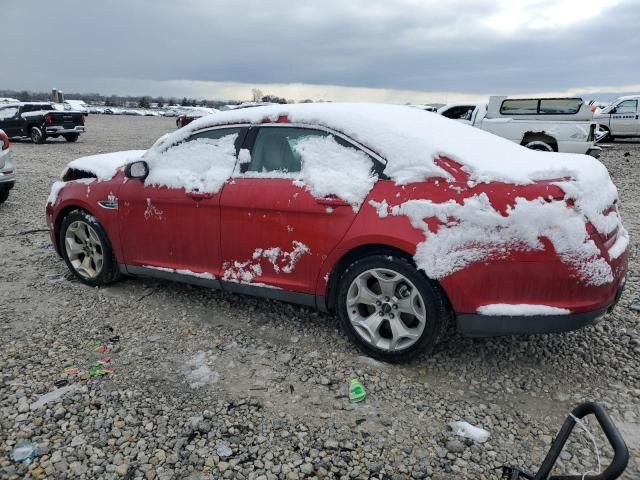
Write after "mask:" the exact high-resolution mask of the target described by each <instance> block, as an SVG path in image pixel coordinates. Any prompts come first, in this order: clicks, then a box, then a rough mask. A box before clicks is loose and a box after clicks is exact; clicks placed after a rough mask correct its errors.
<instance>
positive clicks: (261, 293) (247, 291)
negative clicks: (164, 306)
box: [119, 264, 316, 308]
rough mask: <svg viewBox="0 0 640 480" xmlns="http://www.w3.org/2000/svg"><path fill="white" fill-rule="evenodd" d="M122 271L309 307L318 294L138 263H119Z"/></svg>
mask: <svg viewBox="0 0 640 480" xmlns="http://www.w3.org/2000/svg"><path fill="white" fill-rule="evenodd" d="M119 268H120V272H121V273H123V274H125V275H132V276H134V277H151V278H159V279H162V280H169V281H173V282H181V283H188V284H191V285H198V286H201V287H209V288H214V289H216V290H223V291H225V292H230V293H239V294H242V295H251V296H254V297H262V298H271V299H273V300H281V301H283V302H289V303H296V304H298V305H305V306H307V307H313V308H315V307H316V296H315V295H313V294H311V293H299V292H289V291H287V290H280V289H277V288H269V287H263V286H260V285H251V284H250V283H237V282H227V281H224V280H218V279H209V278H200V277H194V276H192V275H183V274H181V273H176V272H167V271H164V270H159V269H156V268H148V267H139V266H136V265H122V264H120V265H119Z"/></svg>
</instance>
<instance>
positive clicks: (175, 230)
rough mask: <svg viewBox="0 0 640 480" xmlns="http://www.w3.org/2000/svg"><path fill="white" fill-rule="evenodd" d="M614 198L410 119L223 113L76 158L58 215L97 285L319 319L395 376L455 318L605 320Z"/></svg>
mask: <svg viewBox="0 0 640 480" xmlns="http://www.w3.org/2000/svg"><path fill="white" fill-rule="evenodd" d="M559 172H561V173H559ZM559 177H562V179H561V180H559ZM617 201H618V197H617V190H616V188H615V186H614V185H613V183H612V182H611V179H610V177H609V174H608V172H607V169H606V168H605V167H604V165H602V164H601V163H600V162H598V161H596V160H595V159H593V158H591V157H588V156H584V155H559V154H554V153H541V152H536V151H532V150H528V149H526V148H523V147H521V146H519V145H517V144H515V143H513V142H509V141H507V140H505V139H502V138H499V137H498V136H495V135H491V134H488V133H487V132H484V131H481V130H479V129H476V128H471V127H469V126H466V125H462V124H460V123H457V122H451V121H449V120H447V119H445V118H444V117H441V116H439V115H434V114H431V113H425V112H421V111H419V110H417V109H415V108H410V107H406V106H394V105H376V104H336V103H323V104H320V103H316V104H298V105H278V106H273V107H255V108H246V109H240V110H231V111H227V112H220V113H216V114H215V115H210V116H208V117H205V118H201V119H198V120H196V121H194V122H192V123H191V124H190V125H188V126H186V127H184V128H182V129H180V130H177V131H176V132H174V133H172V134H169V135H165V136H163V137H161V138H160V139H159V140H158V141H157V142H156V144H155V145H154V146H153V147H152V148H151V149H149V150H148V151H146V152H145V151H128V152H117V153H112V154H103V155H97V156H91V157H84V158H80V159H77V160H74V161H72V162H70V163H69V165H68V166H67V168H66V169H65V170H64V172H63V174H62V179H61V181H59V182H56V183H54V185H53V186H52V189H51V194H50V196H49V198H48V200H47V206H46V219H47V224H48V226H49V229H50V234H51V240H52V242H53V244H54V246H55V249H56V251H57V252H58V253H59V254H60V256H61V257H62V258H63V259H64V261H65V262H66V264H67V266H68V268H69V269H70V271H71V272H72V273H73V274H74V275H75V276H76V277H77V278H78V279H79V280H80V281H81V282H83V283H85V284H87V285H90V286H102V285H106V284H109V283H111V282H114V281H115V280H117V279H118V277H119V276H120V275H122V274H126V275H133V276H141V277H145V276H147V277H158V278H164V279H170V280H177V281H184V282H188V283H193V284H197V285H202V286H210V287H214V288H221V289H224V290H225V291H229V292H236V293H245V294H252V295H258V296H263V297H268V298H274V299H280V300H285V301H289V302H295V303H300V304H304V305H308V306H313V307H317V308H318V309H320V310H324V311H330V312H335V313H336V314H337V315H338V316H339V318H340V322H341V324H342V326H343V328H344V330H345V332H346V333H347V335H348V336H349V337H350V338H351V339H352V340H353V341H354V342H355V343H356V344H357V345H358V346H359V347H360V348H361V349H362V350H363V351H364V352H366V353H367V354H369V355H372V356H374V357H376V358H379V359H382V360H386V361H402V360H408V359H410V358H413V357H415V356H416V355H418V354H420V353H422V352H428V351H430V350H431V349H432V348H433V347H434V345H435V344H436V342H437V341H438V339H439V338H440V337H441V336H442V334H443V332H444V331H445V329H446V327H447V324H448V323H449V322H452V321H454V319H455V321H456V322H457V324H458V327H459V329H460V330H461V331H462V332H463V333H464V334H466V335H472V336H478V335H481V336H485V335H496V334H511V333H522V334H530V333H543V332H558V331H566V330H572V329H576V328H579V327H581V326H584V325H587V324H589V323H591V322H592V321H594V320H595V319H596V318H599V317H601V316H602V315H604V314H605V313H606V312H607V311H608V310H610V309H611V308H613V305H615V303H616V302H617V300H618V299H619V297H620V294H621V292H622V288H623V286H624V282H625V275H626V270H627V248H628V244H629V236H628V234H627V232H626V230H625V228H624V226H623V225H622V223H621V219H620V216H619V214H618V206H617Z"/></svg>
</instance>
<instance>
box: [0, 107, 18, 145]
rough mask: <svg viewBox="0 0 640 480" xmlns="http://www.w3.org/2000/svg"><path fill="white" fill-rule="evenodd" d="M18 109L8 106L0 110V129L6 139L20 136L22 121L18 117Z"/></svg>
mask: <svg viewBox="0 0 640 480" xmlns="http://www.w3.org/2000/svg"><path fill="white" fill-rule="evenodd" d="M18 111H19V109H18V107H17V106H10V107H3V108H0V129H2V130H4V133H6V134H7V136H8V137H10V138H11V137H18V136H21V135H22V133H21V128H20V127H21V125H22V120H21V119H20V117H19V115H18Z"/></svg>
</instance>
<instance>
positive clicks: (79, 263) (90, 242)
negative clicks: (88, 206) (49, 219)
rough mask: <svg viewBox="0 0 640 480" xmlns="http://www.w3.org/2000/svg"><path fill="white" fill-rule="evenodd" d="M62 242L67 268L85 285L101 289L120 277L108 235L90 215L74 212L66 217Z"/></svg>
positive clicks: (63, 224) (61, 250)
mask: <svg viewBox="0 0 640 480" xmlns="http://www.w3.org/2000/svg"><path fill="white" fill-rule="evenodd" d="M58 242H59V245H60V252H61V253H62V257H63V258H64V261H65V263H66V264H67V267H68V268H69V270H70V271H71V273H73V274H74V276H75V277H76V278H77V279H78V280H80V281H81V282H82V283H84V284H86V285H90V286H92V287H101V286H104V285H108V284H110V283H113V282H115V281H116V280H118V278H119V277H120V270H119V269H118V263H117V262H116V258H115V256H114V254H113V249H112V248H111V243H110V242H109V239H108V237H107V234H106V233H105V231H104V229H103V228H102V226H101V225H100V223H98V221H97V220H96V219H95V217H94V216H92V215H89V214H88V213H87V212H85V211H83V210H80V209H77V210H72V211H71V212H70V213H69V214H68V215H67V216H66V217H64V219H63V220H62V223H61V225H60V232H59V236H58ZM74 247H75V248H76V251H74ZM78 249H79V250H80V251H79V250H78Z"/></svg>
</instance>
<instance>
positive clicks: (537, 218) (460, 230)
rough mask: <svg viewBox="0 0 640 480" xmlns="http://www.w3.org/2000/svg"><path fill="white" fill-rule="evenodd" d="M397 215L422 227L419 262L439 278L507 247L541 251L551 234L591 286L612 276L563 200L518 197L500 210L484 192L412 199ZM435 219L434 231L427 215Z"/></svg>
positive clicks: (396, 210)
mask: <svg viewBox="0 0 640 480" xmlns="http://www.w3.org/2000/svg"><path fill="white" fill-rule="evenodd" d="M392 214H393V215H405V216H407V217H408V219H409V221H410V222H411V224H412V225H413V227H414V228H419V229H421V230H422V231H423V232H424V235H425V241H424V242H421V243H420V244H418V246H417V249H416V254H415V257H414V259H415V261H416V264H417V265H418V267H419V268H421V269H422V270H424V272H425V273H426V274H427V275H428V276H429V277H431V278H434V279H440V278H443V277H446V276H447V275H450V274H452V273H454V272H457V271H459V270H461V269H463V268H465V267H467V266H468V265H470V264H472V263H474V262H479V261H490V260H491V259H495V258H500V257H505V256H506V255H507V254H508V252H509V251H512V250H525V251H536V250H538V251H539V250H543V248H544V245H543V243H542V242H541V241H540V238H542V237H545V238H548V239H549V241H550V242H551V243H552V244H553V246H554V248H555V250H556V252H557V254H558V256H559V257H560V259H561V260H562V261H563V262H564V263H566V264H569V265H571V266H573V267H574V268H575V269H576V272H577V273H578V275H579V276H580V278H581V279H582V280H583V281H584V282H585V283H586V284H588V285H604V284H607V283H610V282H611V281H613V273H612V271H611V267H610V266H609V264H608V263H607V262H606V261H605V260H604V259H603V258H602V257H601V254H600V250H599V249H598V247H597V245H596V244H595V243H594V242H593V240H591V239H590V238H589V234H588V232H587V229H586V225H585V222H584V219H583V217H582V215H580V214H579V213H578V212H576V211H575V210H574V209H572V208H567V206H566V205H565V204H564V202H550V203H548V202H545V201H544V200H542V199H535V200H525V199H523V198H516V200H515V205H514V206H513V207H509V208H508V209H507V212H506V215H502V214H501V213H500V212H499V211H497V210H495V209H494V208H493V206H492V205H491V203H490V201H489V198H488V197H487V195H486V194H484V193H482V194H480V195H474V196H473V197H469V198H466V199H465V200H464V203H463V204H459V203H456V202H455V201H453V200H450V201H447V202H444V203H433V202H431V201H430V200H409V201H407V202H405V203H403V204H401V205H397V206H394V207H393V208H392ZM427 218H437V219H438V220H439V221H440V225H439V227H438V229H437V231H435V232H432V231H431V230H430V229H429V227H428V225H427V223H426V221H425V219H427Z"/></svg>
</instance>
